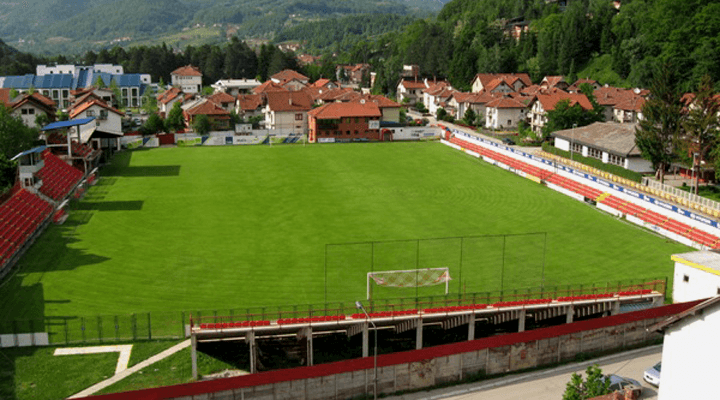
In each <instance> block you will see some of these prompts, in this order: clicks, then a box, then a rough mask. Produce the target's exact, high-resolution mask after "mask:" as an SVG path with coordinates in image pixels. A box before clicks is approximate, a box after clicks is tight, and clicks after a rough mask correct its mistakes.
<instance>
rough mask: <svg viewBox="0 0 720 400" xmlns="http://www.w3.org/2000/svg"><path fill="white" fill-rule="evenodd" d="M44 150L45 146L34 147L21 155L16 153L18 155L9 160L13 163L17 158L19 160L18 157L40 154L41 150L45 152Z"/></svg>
mask: <svg viewBox="0 0 720 400" xmlns="http://www.w3.org/2000/svg"><path fill="white" fill-rule="evenodd" d="M46 148H47V146H38V147H34V148H32V149H30V150H25V151H23V152H22V153H18V155H16V156H15V157H13V158H11V159H10V160H11V161H15V160H17V159H18V158H20V157H22V156H26V155H28V154H32V153H41V152H42V151H43V150H45V149H46Z"/></svg>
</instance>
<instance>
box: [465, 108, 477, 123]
mask: <svg viewBox="0 0 720 400" xmlns="http://www.w3.org/2000/svg"><path fill="white" fill-rule="evenodd" d="M476 119H477V114H475V111H473V109H472V108H470V107H468V109H467V110H465V115H463V121H464V122H465V125H471V126H472V125H475V120H476Z"/></svg>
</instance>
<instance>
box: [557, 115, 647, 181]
mask: <svg viewBox="0 0 720 400" xmlns="http://www.w3.org/2000/svg"><path fill="white" fill-rule="evenodd" d="M551 136H552V137H554V138H555V147H557V148H558V149H560V150H564V151H572V153H575V154H580V155H582V156H583V157H591V158H596V159H598V160H600V161H602V162H604V163H606V164H614V165H618V166H620V167H623V168H625V169H629V170H631V171H635V172H641V173H650V172H652V171H653V167H652V163H650V161H648V160H645V159H644V158H642V156H641V153H640V149H639V148H638V147H637V145H636V144H635V125H632V124H618V123H615V122H595V123H594V124H591V125H588V126H582V127H577V128H571V129H565V130H561V131H556V132H553V133H551Z"/></svg>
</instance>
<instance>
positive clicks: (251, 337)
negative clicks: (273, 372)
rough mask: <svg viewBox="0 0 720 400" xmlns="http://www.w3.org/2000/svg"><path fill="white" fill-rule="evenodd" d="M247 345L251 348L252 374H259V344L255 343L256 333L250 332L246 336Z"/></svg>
mask: <svg viewBox="0 0 720 400" xmlns="http://www.w3.org/2000/svg"><path fill="white" fill-rule="evenodd" d="M245 343H247V344H248V345H249V348H250V373H251V374H254V373H256V372H257V344H256V343H255V332H253V331H250V332H248V333H247V334H246V335H245Z"/></svg>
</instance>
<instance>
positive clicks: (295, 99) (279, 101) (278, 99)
mask: <svg viewBox="0 0 720 400" xmlns="http://www.w3.org/2000/svg"><path fill="white" fill-rule="evenodd" d="M263 96H265V99H266V100H267V105H268V107H269V108H270V110H271V111H274V112H287V111H308V110H310V109H312V104H313V100H312V98H310V95H308V94H307V93H305V92H304V91H298V92H289V91H285V92H267V93H265V94H263Z"/></svg>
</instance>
